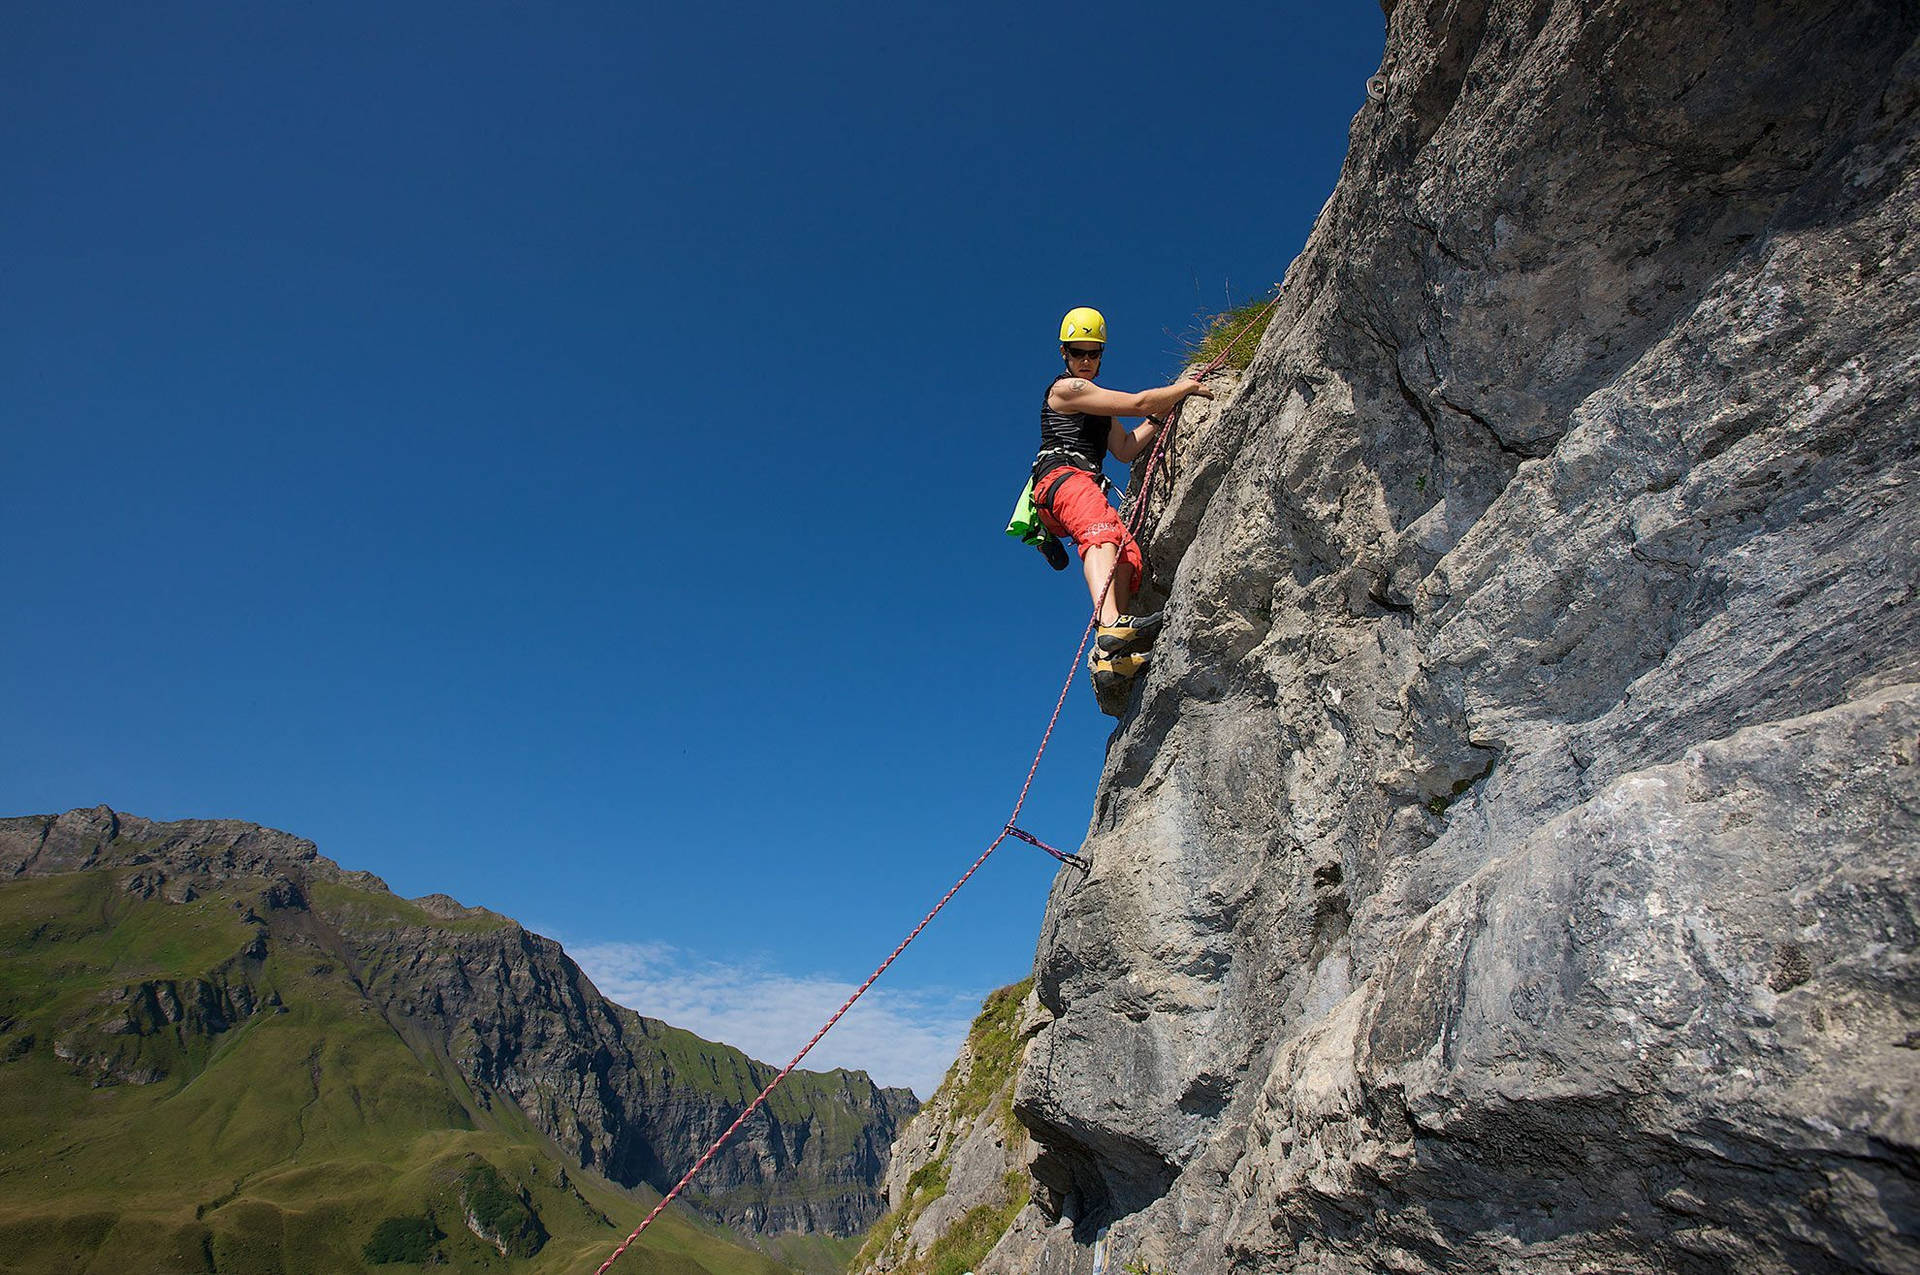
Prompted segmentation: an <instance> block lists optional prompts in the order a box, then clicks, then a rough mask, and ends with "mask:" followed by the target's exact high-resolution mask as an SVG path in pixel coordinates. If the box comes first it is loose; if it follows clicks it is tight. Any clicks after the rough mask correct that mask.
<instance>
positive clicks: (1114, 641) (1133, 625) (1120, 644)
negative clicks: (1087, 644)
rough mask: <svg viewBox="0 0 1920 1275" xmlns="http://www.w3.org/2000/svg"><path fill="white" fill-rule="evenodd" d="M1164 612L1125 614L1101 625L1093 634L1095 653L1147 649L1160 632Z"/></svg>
mask: <svg viewBox="0 0 1920 1275" xmlns="http://www.w3.org/2000/svg"><path fill="white" fill-rule="evenodd" d="M1162 614H1163V613H1162V612H1159V611H1155V612H1154V613H1153V614H1152V615H1123V616H1121V617H1120V618H1119V619H1117V620H1115V621H1114V622H1113V623H1112V624H1103V625H1101V626H1100V631H1099V632H1097V633H1095V634H1094V635H1093V653H1094V654H1095V655H1097V656H1103V657H1112V656H1117V655H1128V654H1131V653H1133V652H1135V651H1144V650H1146V649H1147V648H1148V647H1149V646H1152V645H1153V639H1154V638H1155V637H1157V636H1158V635H1159V633H1160V618H1161V615H1162Z"/></svg>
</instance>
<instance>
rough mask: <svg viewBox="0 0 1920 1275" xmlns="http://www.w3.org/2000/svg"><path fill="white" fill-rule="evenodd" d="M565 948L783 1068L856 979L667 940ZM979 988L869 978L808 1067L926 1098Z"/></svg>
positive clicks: (662, 1007)
mask: <svg viewBox="0 0 1920 1275" xmlns="http://www.w3.org/2000/svg"><path fill="white" fill-rule="evenodd" d="M567 950H568V954H569V955H571V956H572V957H573V959H574V960H575V961H577V962H578V963H579V965H580V968H582V969H584V970H585V971H586V972H587V977H589V978H591V979H592V980H593V982H594V986H596V987H598V988H599V989H600V991H601V992H602V993H603V994H605V995H606V996H607V997H609V998H610V999H612V1000H614V1001H617V1002H619V1003H620V1004H622V1005H625V1006H627V1007H628V1008H629V1009H632V1010H635V1011H637V1012H639V1013H642V1014H645V1015H647V1016H648V1017H649V1018H658V1019H661V1020H663V1021H665V1022H669V1023H672V1024H673V1025H674V1026H675V1027H684V1028H686V1029H687V1030H688V1031H690V1032H693V1033H695V1034H696V1035H699V1036H704V1037H706V1038H707V1039H709V1040H719V1041H725V1042H726V1043H727V1044H729V1045H732V1046H733V1047H734V1048H736V1049H741V1050H745V1051H746V1052H747V1053H748V1054H749V1055H751V1056H752V1057H754V1058H757V1059H759V1060H760V1061H762V1062H767V1063H772V1064H773V1065H774V1066H776V1067H780V1066H784V1065H785V1064H786V1063H787V1061H788V1060H789V1059H791V1058H792V1057H793V1056H794V1054H796V1053H798V1052H799V1050H800V1047H801V1046H802V1045H804V1044H806V1043H807V1041H808V1040H810V1039H812V1037H813V1034H814V1033H815V1032H816V1031H818V1030H820V1025H821V1024H822V1023H824V1022H826V1021H827V1019H828V1018H829V1017H831V1016H832V1014H833V1012H834V1011H835V1010H837V1009H839V1008H840V1006H841V1005H843V1004H845V1003H846V999H847V997H849V996H851V995H853V992H854V989H855V988H857V987H858V986H859V984H858V983H850V982H845V981H842V980H840V979H834V978H828V977H825V976H824V975H817V974H799V975H796V974H787V973H781V972H777V971H771V970H766V969H761V968H757V967H754V966H745V965H729V964H724V963H722V962H719V961H710V960H704V959H702V958H699V957H696V956H694V955H693V954H692V953H690V952H686V951H683V950H681V949H679V948H676V947H673V946H671V945H670V944H666V943H595V944H592V945H590V946H587V947H580V948H573V947H569V948H568V949H567ZM985 995H986V993H985V992H984V991H964V992H963V991H953V990H950V989H937V990H924V989H923V990H917V991H899V990H895V989H891V988H887V987H884V986H881V985H875V986H874V987H873V988H871V989H870V990H869V991H868V992H867V994H866V995H865V996H862V997H861V998H860V1000H859V1001H858V1002H857V1003H856V1004H855V1005H854V1007H853V1008H852V1009H850V1010H848V1011H847V1015H846V1017H845V1018H842V1019H841V1020H840V1021H839V1022H838V1023H836V1024H835V1025H834V1028H833V1030H832V1031H830V1032H828V1033H827V1035H826V1038H825V1039H823V1040H822V1041H821V1042H820V1043H819V1044H818V1045H815V1046H814V1047H813V1052H811V1053H809V1054H808V1055H807V1057H806V1059H805V1061H803V1062H802V1063H801V1064H800V1065H801V1067H802V1068H804V1069H806V1070H809V1071H831V1070H833V1069H834V1068H835V1067H850V1068H859V1069H861V1070H863V1071H865V1072H867V1073H868V1074H870V1075H871V1076H872V1077H873V1078H874V1079H875V1080H876V1081H878V1082H879V1083H880V1084H883V1085H905V1086H907V1087H909V1088H911V1089H912V1090H913V1091H914V1093H916V1094H918V1095H919V1096H920V1098H921V1100H922V1101H924V1100H925V1099H927V1098H928V1097H931V1096H932V1094H933V1091H934V1089H935V1088H936V1087H937V1086H938V1085H939V1083H940V1079H941V1077H942V1076H944V1075H945V1074H946V1071H947V1068H948V1067H949V1066H950V1065H952V1063H953V1060H954V1058H955V1056H956V1055H958V1054H959V1052H960V1044H961V1042H962V1041H964V1040H965V1039H966V1037H967V1028H968V1026H969V1025H970V1024H971V1023H972V1022H973V1018H974V1015H975V1014H977V1013H979V1012H980V1002H981V999H982V998H983V997H984V996H985Z"/></svg>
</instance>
